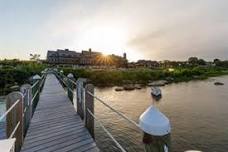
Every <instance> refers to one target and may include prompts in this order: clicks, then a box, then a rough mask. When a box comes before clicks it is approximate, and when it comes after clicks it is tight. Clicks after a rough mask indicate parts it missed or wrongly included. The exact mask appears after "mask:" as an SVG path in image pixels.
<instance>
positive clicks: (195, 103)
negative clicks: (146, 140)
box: [95, 76, 228, 152]
mask: <svg viewBox="0 0 228 152" xmlns="http://www.w3.org/2000/svg"><path fill="white" fill-rule="evenodd" d="M215 81H221V82H224V83H225V85H224V86H215V85H214V82H215ZM161 89H162V93H163V97H162V99H161V100H160V101H159V102H157V103H156V106H157V107H158V108H159V109H160V111H162V112H163V113H164V114H165V115H166V116H167V117H168V118H169V119H170V122H171V125H172V147H173V151H175V152H179V151H185V150H189V149H197V150H202V151H206V152H215V151H216V152H227V151H228V76H223V77H216V78H211V79H208V80H205V81H191V82H187V83H178V84H170V85H167V86H165V87H161ZM95 93H96V95H97V96H99V97H102V99H104V100H105V101H106V102H107V103H108V104H110V105H112V106H113V107H114V108H116V109H118V110H119V111H121V112H123V113H125V114H126V115H127V116H128V117H131V118H132V119H133V120H135V121H137V122H138V118H139V116H140V115H141V114H142V113H143V112H144V111H145V110H146V108H148V107H149V106H150V105H151V103H152V102H151V101H152V100H151V96H150V88H143V89H141V90H134V91H123V92H116V91H115V90H114V87H112V88H103V89H99V88H98V89H96V91H95ZM95 106H96V107H95V113H96V115H97V116H98V117H99V118H100V119H101V121H103V122H104V124H105V126H107V127H108V129H109V130H110V131H111V132H112V133H113V134H114V136H115V137H116V138H117V139H118V141H119V142H120V143H123V146H124V148H126V149H127V150H129V151H142V149H143V147H142V143H141V139H142V137H141V133H140V132H138V129H137V128H135V127H134V126H133V125H131V124H128V123H126V122H125V121H123V120H122V119H121V118H120V117H118V116H117V115H116V114H114V113H112V112H111V111H110V110H107V108H105V107H104V106H103V105H102V104H100V103H99V102H98V101H97V102H96V105H95ZM97 126H98V125H97ZM99 131H100V129H99V127H97V129H96V133H97V140H98V144H99V145H100V146H101V147H102V146H103V147H105V146H106V148H107V147H111V148H115V147H112V146H111V145H113V143H112V144H109V146H107V144H103V143H105V142H106V143H108V139H109V138H108V137H102V136H104V135H103V134H102V133H99ZM128 141H129V142H128ZM134 144H136V145H137V146H133V145H134ZM111 148H110V149H111ZM107 151H111V150H107ZM114 151H115V150H114Z"/></svg>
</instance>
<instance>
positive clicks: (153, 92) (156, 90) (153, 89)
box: [151, 87, 161, 97]
mask: <svg viewBox="0 0 228 152" xmlns="http://www.w3.org/2000/svg"><path fill="white" fill-rule="evenodd" d="M151 95H152V96H155V97H160V96H161V89H160V88H158V87H151Z"/></svg>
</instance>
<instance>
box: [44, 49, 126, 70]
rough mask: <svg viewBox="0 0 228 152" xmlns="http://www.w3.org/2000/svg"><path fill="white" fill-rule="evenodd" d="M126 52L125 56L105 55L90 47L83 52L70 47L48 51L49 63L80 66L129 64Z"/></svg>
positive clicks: (121, 65)
mask: <svg viewBox="0 0 228 152" xmlns="http://www.w3.org/2000/svg"><path fill="white" fill-rule="evenodd" d="M126 56H127V55H126V53H124V55H123V57H121V56H117V55H114V54H112V55H108V56H104V55H103V54H102V53H101V52H95V51H92V50H91V49H89V50H88V51H86V50H83V51H82V52H81V53H79V52H75V51H70V50H68V49H65V50H61V49H58V50H57V51H50V50H49V51H48V52H47V63H49V64H70V65H80V66H116V67H123V66H126V64H127V59H126Z"/></svg>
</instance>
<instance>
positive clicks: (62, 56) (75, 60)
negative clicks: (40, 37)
mask: <svg viewBox="0 0 228 152" xmlns="http://www.w3.org/2000/svg"><path fill="white" fill-rule="evenodd" d="M80 55H81V54H80V53H77V52H75V51H70V50H68V49H65V50H61V49H58V50H57V51H48V52H47V62H48V63H50V64H79V60H80Z"/></svg>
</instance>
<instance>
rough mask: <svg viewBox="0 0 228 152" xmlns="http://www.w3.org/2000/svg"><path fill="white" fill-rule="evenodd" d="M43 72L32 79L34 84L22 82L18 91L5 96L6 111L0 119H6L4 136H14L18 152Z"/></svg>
mask: <svg viewBox="0 0 228 152" xmlns="http://www.w3.org/2000/svg"><path fill="white" fill-rule="evenodd" d="M44 80H45V74H43V75H42V77H41V78H39V79H36V80H34V84H33V85H32V86H31V85H29V84H24V85H22V86H21V88H20V92H19V91H15V92H11V93H10V94H8V95H7V97H6V112H5V113H4V114H3V115H2V116H1V117H0V121H3V120H4V119H6V136H7V138H9V139H11V138H15V139H16V143H15V151H16V152H19V151H20V149H21V146H22V144H23V140H24V137H25V135H26V132H27V129H28V127H29V123H30V120H31V118H32V115H33V113H34V111H35V108H36V105H37V103H38V101H39V94H40V91H41V90H42V87H43V84H44Z"/></svg>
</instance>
